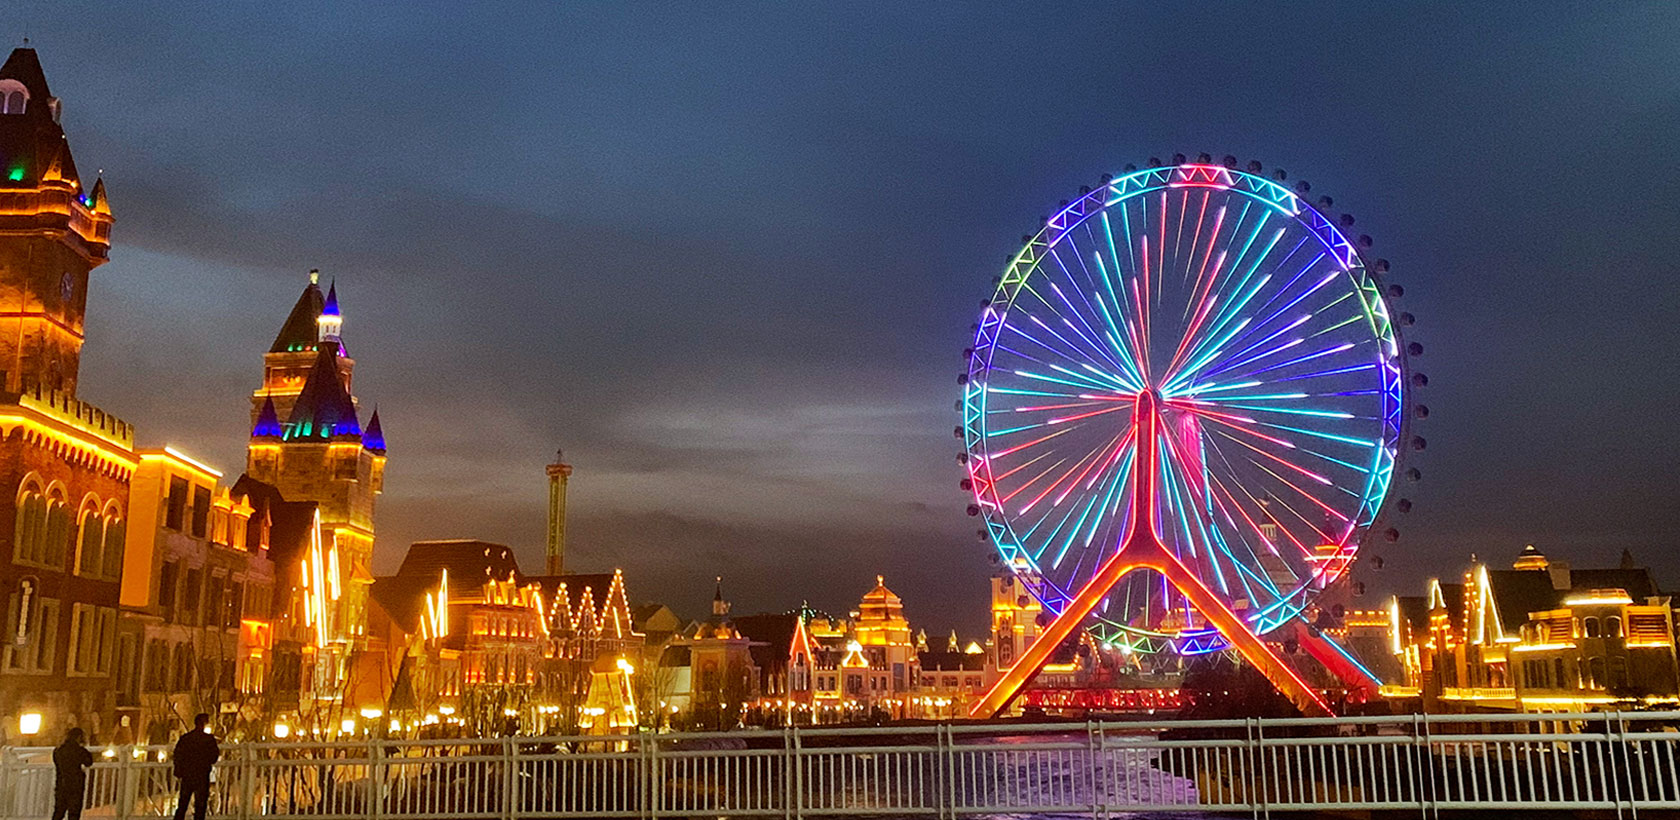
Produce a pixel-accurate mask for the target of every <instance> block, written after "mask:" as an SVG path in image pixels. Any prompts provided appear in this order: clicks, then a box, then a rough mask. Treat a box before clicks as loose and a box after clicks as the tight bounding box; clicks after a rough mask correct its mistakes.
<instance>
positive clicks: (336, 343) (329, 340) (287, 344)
mask: <svg viewBox="0 0 1680 820" xmlns="http://www.w3.org/2000/svg"><path fill="white" fill-rule="evenodd" d="M343 328H344V317H343V314H342V313H341V312H340V310H339V306H338V289H337V287H336V286H329V287H328V289H327V292H326V294H325V295H323V294H322V293H321V286H320V282H319V275H318V274H317V273H316V272H314V271H311V272H310V274H309V284H308V285H307V286H305V287H304V289H303V293H302V295H300V296H299V297H298V300H297V304H295V305H294V306H293V307H292V311H291V313H290V314H289V315H287V317H286V321H285V322H284V323H283V324H282V325H281V326H280V332H279V334H277V335H276V336H275V337H274V344H273V345H270V346H269V349H268V352H267V353H264V354H263V380H262V386H261V387H259V388H257V390H256V391H254V392H253V393H252V395H251V442H250V445H249V448H248V450H247V456H246V464H245V475H246V476H248V477H249V478H250V479H252V480H254V481H259V482H262V483H264V484H267V485H269V486H271V487H273V488H274V489H275V490H277V491H278V492H279V493H280V495H281V496H282V497H284V498H285V499H286V500H287V501H309V502H313V503H314V504H315V505H316V509H317V510H318V511H319V513H320V526H321V534H322V544H321V550H322V555H321V556H320V557H319V558H318V559H317V564H319V565H320V566H318V567H317V569H319V570H321V571H323V572H325V573H326V574H327V575H328V576H329V577H328V580H329V581H330V584H329V586H332V585H336V586H335V587H333V588H331V589H330V590H329V592H330V593H331V597H332V600H330V601H327V602H325V603H324V604H323V606H321V607H320V608H319V614H320V615H321V616H322V617H323V618H324V623H325V626H326V630H325V631H326V632H328V633H330V634H333V635H334V636H335V639H336V640H338V641H339V642H340V643H342V644H344V645H345V646H351V645H353V644H354V643H355V640H356V639H357V638H358V637H359V636H360V635H361V634H362V632H363V631H364V629H365V624H366V623H367V596H368V585H369V584H371V583H373V570H372V562H373V537H374V530H373V518H374V502H375V500H376V499H377V498H378V497H379V495H380V493H382V492H384V489H385V433H384V431H383V429H382V428H381V427H380V423H379V411H377V410H375V411H374V412H373V413H372V414H371V415H370V416H369V417H368V422H367V426H366V428H365V429H364V427H363V426H362V423H361V420H360V409H359V408H358V406H357V402H356V397H355V395H354V394H353V393H351V389H350V384H351V381H350V380H351V376H352V374H353V373H354V372H355V368H356V362H355V360H354V359H352V358H350V355H349V353H348V351H347V350H346V349H345V346H344V337H343ZM311 571H312V572H313V571H315V570H311Z"/></svg>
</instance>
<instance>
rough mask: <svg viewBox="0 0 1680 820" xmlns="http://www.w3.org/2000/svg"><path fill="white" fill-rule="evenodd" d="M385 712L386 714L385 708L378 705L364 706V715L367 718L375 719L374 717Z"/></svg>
mask: <svg viewBox="0 0 1680 820" xmlns="http://www.w3.org/2000/svg"><path fill="white" fill-rule="evenodd" d="M384 714H385V710H383V709H380V708H378V707H376V706H364V707H362V717H364V718H367V719H368V720H373V719H374V718H376V717H380V716H383V715H384Z"/></svg>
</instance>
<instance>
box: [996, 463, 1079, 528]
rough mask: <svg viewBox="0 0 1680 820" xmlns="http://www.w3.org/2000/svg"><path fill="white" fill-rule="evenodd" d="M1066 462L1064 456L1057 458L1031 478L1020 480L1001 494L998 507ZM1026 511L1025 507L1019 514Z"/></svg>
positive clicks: (1023, 513)
mask: <svg viewBox="0 0 1680 820" xmlns="http://www.w3.org/2000/svg"><path fill="white" fill-rule="evenodd" d="M1066 463H1067V459H1066V458H1062V459H1058V460H1057V461H1056V462H1055V463H1054V464H1051V465H1050V466H1048V467H1045V468H1044V469H1043V470H1040V471H1039V472H1038V474H1037V475H1035V476H1033V477H1032V478H1029V479H1027V480H1026V481H1023V482H1021V483H1020V484H1017V485H1015V489H1013V490H1010V491H1009V492H1008V493H1005V494H1004V495H1003V496H1001V497H999V498H998V507H999V508H1000V509H1001V508H1002V507H1003V506H1004V505H1005V504H1008V503H1009V502H1010V501H1013V500H1014V499H1015V496H1017V495H1020V494H1021V493H1022V492H1024V491H1025V490H1027V489H1028V488H1029V487H1031V486H1032V485H1034V484H1037V483H1038V480H1039V479H1041V478H1043V477H1045V476H1047V475H1049V474H1050V473H1052V472H1055V470H1056V468H1057V467H1060V466H1062V465H1063V464H1066ZM1026 512H1027V511H1026V510H1025V509H1023V510H1021V513H1020V514H1022V515H1025V514H1026Z"/></svg>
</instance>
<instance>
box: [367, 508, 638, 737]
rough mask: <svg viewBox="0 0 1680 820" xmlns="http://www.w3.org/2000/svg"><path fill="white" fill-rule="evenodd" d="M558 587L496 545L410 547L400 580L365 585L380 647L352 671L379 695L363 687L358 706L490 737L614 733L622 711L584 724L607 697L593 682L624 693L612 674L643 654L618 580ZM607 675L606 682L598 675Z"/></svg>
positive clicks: (575, 581) (573, 580) (576, 580)
mask: <svg viewBox="0 0 1680 820" xmlns="http://www.w3.org/2000/svg"><path fill="white" fill-rule="evenodd" d="M562 579H563V580H561V581H558V582H556V583H555V586H554V589H553V590H552V591H550V590H549V589H547V588H546V587H545V578H544V577H543V576H527V575H524V574H523V573H521V572H520V570H519V564H518V561H517V560H516V559H515V558H514V556H513V551H512V550H511V549H509V548H508V547H506V546H503V545H501V544H493V543H490V542H486V541H477V540H470V539H459V540H447V541H418V542H415V543H414V544H413V545H412V546H410V547H409V551H408V555H407V556H406V557H405V558H404V560H403V563H402V566H401V567H400V568H399V569H398V570H397V574H396V575H394V576H390V577H385V578H380V579H378V580H377V581H375V582H374V584H373V588H372V593H371V594H372V606H371V608H370V614H371V617H370V630H371V632H372V633H373V635H374V637H375V638H377V640H376V641H370V651H368V652H367V653H366V657H367V660H368V662H367V663H366V664H361V665H359V668H362V669H363V670H364V671H363V678H362V679H363V680H364V681H368V682H370V683H371V682H372V681H375V680H381V679H382V680H383V681H384V688H383V690H380V689H378V688H376V687H371V686H370V687H369V688H368V689H367V691H368V692H369V693H370V694H369V695H367V696H358V699H357V700H356V705H357V709H358V710H360V709H362V708H370V709H378V710H380V711H381V712H383V713H387V714H388V715H389V716H390V717H391V718H393V719H397V720H399V721H401V722H403V724H404V725H405V726H406V725H407V724H409V723H413V724H416V725H420V726H424V725H429V724H430V723H438V722H441V723H446V724H453V723H459V724H463V725H465V726H467V727H468V728H470V729H473V730H477V731H489V732H499V731H501V730H503V729H504V728H506V727H507V726H508V725H509V724H510V723H517V725H518V726H519V727H520V728H521V729H522V730H524V731H527V732H539V733H567V732H571V731H576V730H579V729H584V728H590V727H598V726H616V725H618V724H616V723H614V721H618V720H622V718H623V714H622V712H623V709H622V708H619V711H618V713H615V714H614V715H612V716H611V717H610V718H603V720H604V722H603V720H590V721H585V720H584V718H585V717H588V716H589V713H588V712H587V711H586V710H587V709H592V708H595V706H589V705H588V703H589V702H590V701H591V700H594V701H596V706H598V705H599V701H600V700H601V699H602V698H609V697H612V696H609V695H608V694H605V693H595V692H594V691H593V689H592V686H593V685H596V684H599V685H610V686H612V687H620V686H621V685H622V684H623V683H624V681H620V680H617V679H616V678H613V677H612V674H625V673H626V670H627V669H628V670H629V671H628V674H631V675H634V673H635V669H636V663H637V661H639V660H640V658H641V649H642V646H641V639H642V636H641V635H640V634H639V633H637V632H636V631H635V629H634V628H633V626H632V624H631V616H630V607H629V604H628V600H627V597H626V594H625V590H624V577H623V575H622V574H620V573H617V572H614V573H611V574H607V575H598V576H583V575H569V576H562ZM373 643H377V644H379V645H380V646H381V647H382V648H383V651H382V652H380V651H373V647H372V646H371V644H373ZM380 658H384V661H383V664H384V665H383V666H382V667H381V666H377V664H378V663H379V662H380V661H379V659H380ZM621 662H622V663H621ZM603 669H605V670H608V671H609V672H611V673H612V674H609V675H607V676H606V677H605V678H603V677H602V675H601V674H598V673H599V672H601V670H603ZM375 692H382V694H377V695H374V694H372V693H375ZM595 717H602V716H601V715H597V716H595Z"/></svg>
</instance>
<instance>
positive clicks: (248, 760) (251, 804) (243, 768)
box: [239, 744, 264, 820]
mask: <svg viewBox="0 0 1680 820" xmlns="http://www.w3.org/2000/svg"><path fill="white" fill-rule="evenodd" d="M259 756H260V753H259V752H258V751H257V750H256V749H255V748H254V747H253V746H252V745H250V744H246V746H245V748H244V749H243V750H241V753H240V755H239V759H240V773H239V779H240V781H241V783H242V785H241V786H240V790H241V791H242V792H243V793H244V799H243V801H242V806H243V809H244V811H243V813H242V814H241V815H240V816H241V817H243V818H245V820H251V818H252V817H256V816H258V815H261V814H263V813H264V812H263V811H262V810H261V808H260V807H259V806H257V758H258V757H259Z"/></svg>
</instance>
